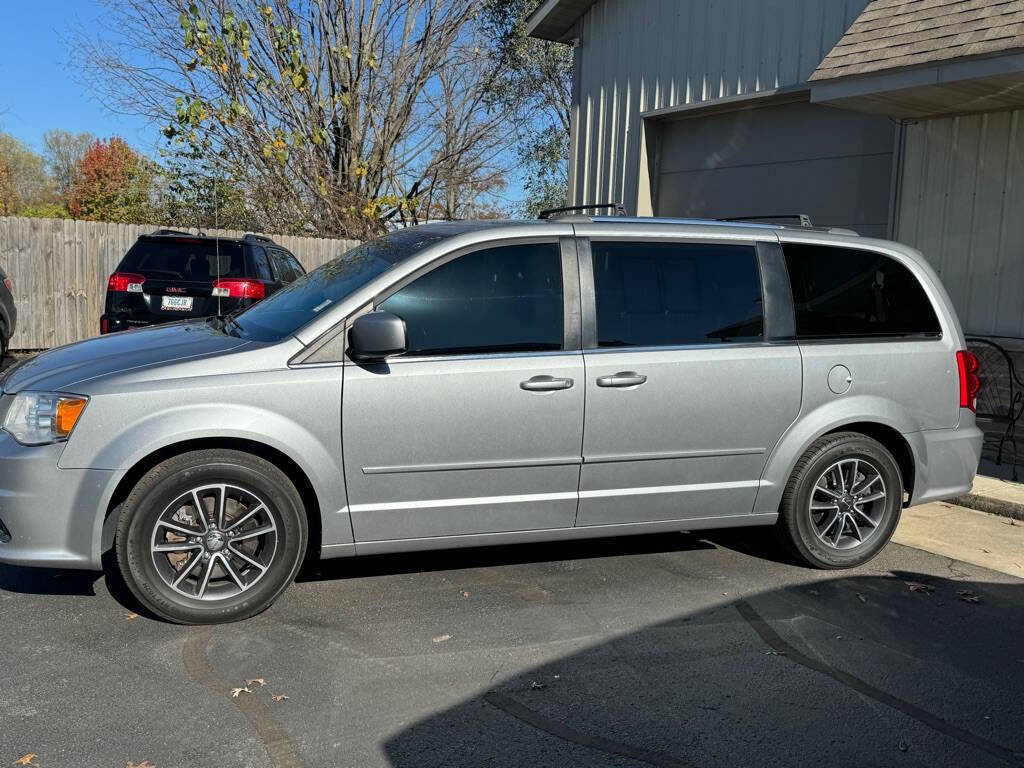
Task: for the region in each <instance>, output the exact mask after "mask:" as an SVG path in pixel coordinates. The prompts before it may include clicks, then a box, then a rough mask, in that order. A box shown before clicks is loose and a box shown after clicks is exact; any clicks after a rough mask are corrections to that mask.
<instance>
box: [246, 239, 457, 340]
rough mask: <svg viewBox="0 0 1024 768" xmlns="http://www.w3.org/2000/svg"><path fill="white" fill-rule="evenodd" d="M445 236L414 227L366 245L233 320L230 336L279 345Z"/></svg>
mask: <svg viewBox="0 0 1024 768" xmlns="http://www.w3.org/2000/svg"><path fill="white" fill-rule="evenodd" d="M445 236H446V234H445V233H443V232H442V231H434V230H433V228H426V227H422V228H421V227H414V228H410V229H403V230H398V231H395V232H392V233H390V234H387V235H384V236H383V237H380V238H378V239H376V240H371V241H370V242H368V243H364V244H363V245H360V246H358V247H356V248H353V249H352V250H350V251H348V252H347V253H345V254H344V255H342V256H339V257H338V258H337V259H335V260H334V261H330V262H328V263H327V264H324V265H323V266H321V267H318V268H317V269H315V270H313V271H312V272H310V273H309V274H307V275H305V276H304V277H301V278H299V279H298V280H296V281H295V282H294V283H292V284H291V285H289V286H288V287H287V288H284V289H282V290H280V291H278V292H277V293H275V294H274V295H273V296H271V297H270V298H268V299H264V300H263V301H261V302H260V303H259V304H256V305H254V306H253V307H252V308H250V309H248V310H246V311H245V312H243V313H242V314H240V315H238V316H236V317H235V318H234V322H233V323H232V325H233V327H234V331H235V332H236V333H237V334H238V335H239V336H241V337H242V338H245V339H254V340H256V341H280V340H281V339H283V338H285V337H287V336H290V335H292V334H293V333H295V332H296V331H298V330H299V329H300V328H302V326H304V325H306V324H307V323H309V322H311V321H312V320H314V319H316V318H317V317H318V316H319V315H320V314H322V313H323V312H325V311H327V310H328V309H330V307H332V306H333V305H335V304H336V303H338V302H339V301H341V300H342V299H344V298H345V297H346V296H348V295H349V294H351V293H352V292H353V291H356V290H358V289H359V288H362V287H363V286H364V285H366V284H367V283H368V282H370V281H371V280H372V279H373V278H375V277H377V276H378V275H380V274H382V273H384V272H386V271H387V270H389V269H391V267H393V266H394V265H395V264H398V263H399V262H402V261H404V260H405V259H407V258H409V257H410V256H412V255H413V254H414V253H416V252H417V251H420V250H422V249H423V248H425V247H427V246H429V245H432V244H433V243H435V242H438V241H439V240H443V239H444V238H445Z"/></svg>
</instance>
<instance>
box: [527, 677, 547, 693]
mask: <svg viewBox="0 0 1024 768" xmlns="http://www.w3.org/2000/svg"><path fill="white" fill-rule="evenodd" d="M547 687H548V684H547V683H538V682H537V681H536V680H534V681H533V682H532V683H530V690H532V691H543V690H544V689H545V688H547Z"/></svg>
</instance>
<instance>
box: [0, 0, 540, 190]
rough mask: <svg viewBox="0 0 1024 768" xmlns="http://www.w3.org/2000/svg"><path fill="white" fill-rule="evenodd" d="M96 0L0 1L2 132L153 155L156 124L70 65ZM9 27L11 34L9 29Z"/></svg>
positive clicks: (515, 184) (32, 142) (37, 141)
mask: <svg viewBox="0 0 1024 768" xmlns="http://www.w3.org/2000/svg"><path fill="white" fill-rule="evenodd" d="M104 12H105V9H104V7H103V4H102V3H101V2H100V0H0V28H2V29H4V30H5V31H7V32H8V34H5V35H4V38H3V45H0V131H3V132H5V133H10V134H13V135H14V136H16V137H18V138H19V139H21V140H22V141H24V142H25V143H26V144H28V145H29V146H30V147H31V148H32V149H34V150H36V151H37V152H40V151H42V148H43V146H42V144H43V134H44V133H45V132H46V131H48V130H50V129H51V128H60V129H63V130H66V131H72V132H75V133H78V132H81V131H87V132H89V133H91V134H93V135H94V136H97V137H109V136H120V137H122V138H123V139H125V140H126V141H127V142H128V143H129V144H131V145H132V146H134V147H135V148H136V149H139V150H141V151H142V152H144V153H146V154H148V155H150V156H154V155H156V150H157V148H158V147H160V146H163V140H162V137H161V135H160V132H159V129H158V128H157V127H156V126H150V125H148V124H147V122H146V121H145V120H144V119H142V118H139V117H135V116H131V115H121V114H116V113H113V112H111V111H110V110H108V109H106V108H105V107H104V106H103V105H102V103H101V102H100V101H99V100H98V99H97V98H96V96H95V95H94V94H93V93H92V92H91V91H90V90H89V88H88V87H87V86H86V85H85V84H84V82H83V81H82V78H80V77H78V76H77V75H76V74H75V72H74V70H73V69H72V66H71V61H70V59H71V56H70V53H69V51H68V45H69V42H70V41H69V38H70V37H72V36H73V35H75V34H77V33H83V34H86V35H91V34H95V33H97V32H98V31H100V29H101V21H102V18H103V14H104ZM11 32H14V33H13V34H12V33H11ZM519 176H520V174H519V173H518V172H517V171H515V170H513V171H512V172H511V173H510V174H509V177H508V181H509V186H508V188H506V190H505V192H504V193H503V194H502V195H501V199H502V202H503V203H504V204H506V205H509V204H511V203H513V201H515V200H518V199H520V198H521V197H522V196H523V189H522V179H521V178H520V177H519Z"/></svg>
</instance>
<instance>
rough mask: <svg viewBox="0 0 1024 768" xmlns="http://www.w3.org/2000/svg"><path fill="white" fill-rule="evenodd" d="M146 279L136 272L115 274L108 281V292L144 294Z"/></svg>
mask: <svg viewBox="0 0 1024 768" xmlns="http://www.w3.org/2000/svg"><path fill="white" fill-rule="evenodd" d="M144 282H146V278H144V277H143V276H142V275H136V274H135V273H134V272H115V273H114V274H112V275H111V276H110V279H109V280H107V290H108V291H113V292H114V293H142V284H143V283H144Z"/></svg>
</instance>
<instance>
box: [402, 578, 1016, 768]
mask: <svg viewBox="0 0 1024 768" xmlns="http://www.w3.org/2000/svg"><path fill="white" fill-rule="evenodd" d="M1022 629H1024V584H1021V583H1016V584H1001V583H978V582H968V581H959V580H957V581H952V580H947V579H944V578H935V577H934V576H925V575H921V574H916V573H893V574H891V575H886V576H864V575H857V576H852V577H848V578H839V579H834V580H830V581H824V582H817V583H809V584H804V585H801V586H793V587H787V588H784V589H779V590H775V591H769V592H765V593H761V594H757V595H756V596H747V597H744V598H741V599H738V600H735V601H732V602H727V603H724V604H722V605H720V606H718V607H714V608H712V609H710V610H707V611H705V612H698V613H694V614H689V615H682V616H679V617H677V618H675V619H673V620H671V621H667V622H664V623H661V624H657V625H654V626H649V627H645V628H643V629H641V630H639V631H635V632H632V633H629V634H626V635H624V636H622V637H618V638H615V639H614V640H612V641H610V642H606V643H601V644H597V645H594V646H593V647H589V648H586V649H585V650H582V651H580V652H578V653H576V654H574V655H570V656H568V657H565V658H560V659H558V660H557V661H554V662H551V663H547V664H544V665H542V666H539V667H536V668H534V669H531V670H530V671H529V672H527V673H525V674H517V675H515V676H513V677H511V678H509V679H506V680H503V681H500V682H498V683H495V684H493V685H492V687H490V689H489V690H487V691H486V692H484V693H482V694H481V695H479V696H476V697H475V698H472V699H470V700H467V701H464V702H462V703H461V704H459V705H457V706H454V707H451V708H448V709H444V710H443V711H439V712H437V713H435V714H433V715H431V716H429V717H426V718H424V719H422V720H420V721H418V722H415V723H413V724H411V725H409V726H408V727H406V728H404V729H403V730H401V731H400V732H398V733H396V734H395V735H394V736H393V737H391V738H389V739H388V740H387V741H386V743H385V744H384V745H383V749H384V752H385V754H386V755H387V757H388V759H389V760H390V763H391V765H393V766H398V767H399V768H405V767H408V768H413V767H415V768H427V767H428V766H454V765H487V766H541V765H558V766H593V765H616V766H634V765H635V766H639V765H654V766H736V765H749V766H776V765H778V766H782V765H787V766H788V765H792V766H806V765H831V766H893V765H898V766H937V765H941V766H947V765H949V766H967V765H970V766H972V767H974V766H988V765H992V766H999V765H1024V729H1022V728H1021V723H1022V720H1021V713H1022V712H1024V634H1022Z"/></svg>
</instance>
